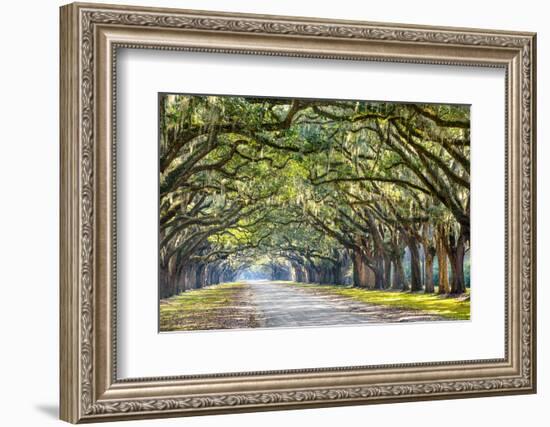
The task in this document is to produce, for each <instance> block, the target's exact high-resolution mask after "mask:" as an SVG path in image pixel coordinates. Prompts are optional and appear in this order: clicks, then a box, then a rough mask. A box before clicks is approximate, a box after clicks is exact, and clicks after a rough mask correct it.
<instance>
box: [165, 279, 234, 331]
mask: <svg viewBox="0 0 550 427" xmlns="http://www.w3.org/2000/svg"><path fill="white" fill-rule="evenodd" d="M242 287H243V284H242V283H238V282H237V283H223V284H220V285H216V286H212V287H209V288H203V289H194V290H190V291H186V292H182V293H181V294H179V295H175V296H173V297H170V298H168V299H164V300H161V302H160V330H161V331H175V330H199V329H218V328H223V325H222V324H221V323H222V322H221V321H220V318H223V317H224V316H225V317H228V316H227V313H225V312H224V311H227V307H228V306H231V305H233V304H236V303H237V302H238V299H239V291H240V289H241V288H242ZM222 320H223V319H222Z"/></svg>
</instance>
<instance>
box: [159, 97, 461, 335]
mask: <svg viewBox="0 0 550 427" xmlns="http://www.w3.org/2000/svg"><path fill="white" fill-rule="evenodd" d="M159 134H160V135H159V139H160V143H159V144H160V146H159V153H160V159H159V169H160V170H159V203H160V205H159V271H160V273H159V281H160V283H159V297H160V331H161V332H164V331H187V330H216V329H240V328H269V327H302V326H336V325H361V324H368V323H389V322H415V321H443V320H467V319H469V317H470V257H469V245H470V238H469V237H470V236H469V233H470V232H469V229H470V215H469V193H470V180H469V171H470V107H469V106H468V105H446V104H415V103H399V102H383V101H357V100H325V99H291V98H264V97H243V96H227V95H224V96H218V95H185V94H167V93H164V94H160V95H159Z"/></svg>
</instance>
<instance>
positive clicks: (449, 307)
mask: <svg viewBox="0 0 550 427" xmlns="http://www.w3.org/2000/svg"><path fill="white" fill-rule="evenodd" d="M293 284H295V285H297V286H301V287H305V288H310V289H314V290H317V291H321V292H330V293H333V294H336V295H341V296H344V297H349V298H352V299H355V300H358V301H362V302H365V303H369V304H379V305H385V306H392V307H399V308H405V309H415V310H421V311H423V312H426V313H431V314H435V315H438V316H442V317H445V318H448V319H454V320H469V319H470V299H469V298H464V297H462V298H460V297H459V298H455V297H450V296H443V295H437V294H423V293H412V292H401V291H377V290H370V289H362V288H352V287H347V286H346V287H344V286H332V285H309V284H302V283H293ZM468 293H469V291H468Z"/></svg>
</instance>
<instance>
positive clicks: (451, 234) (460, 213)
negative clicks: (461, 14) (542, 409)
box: [60, 4, 536, 423]
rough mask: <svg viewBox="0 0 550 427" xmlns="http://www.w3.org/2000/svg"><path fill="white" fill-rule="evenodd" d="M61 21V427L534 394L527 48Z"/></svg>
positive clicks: (324, 23)
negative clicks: (310, 408) (64, 424)
mask: <svg viewBox="0 0 550 427" xmlns="http://www.w3.org/2000/svg"><path fill="white" fill-rule="evenodd" d="M60 22H61V48H60V52H61V84H60V89H61V94H60V101H61V102H60V105H61V107H60V108H61V112H60V134H61V207H60V210H61V238H60V253H61V274H60V276H61V283H60V287H61V288H60V295H61V296H60V298H61V302H60V306H61V313H60V316H61V319H60V325H61V332H60V337H61V348H60V372H61V378H60V382H61V405H60V406H61V411H60V413H61V418H62V419H63V420H66V421H69V422H72V423H78V422H93V421H111V420H123V419H130V418H154V417H170V416H186V415H201V414H215V413H227V412H243V411H260V410H261V411H264V410H281V409H297V408H308V407H320V406H331V405H356V404H370V403H390V402H401V401H411V400H430V399H444V398H464V397H479V396H488V395H497V394H521V393H534V392H535V390H536V334H535V332H536V331H535V326H536V321H535V320H536V318H535V314H536V313H535V308H536V304H535V303H536V299H535V295H536V286H535V277H536V274H535V271H536V254H535V248H536V242H535V235H536V233H535V230H536V218H535V215H536V205H535V202H536V200H535V194H536V182H535V177H536V173H535V154H536V151H535V148H536V147H535V136H536V135H535V122H536V120H535V104H536V103H535V92H536V91H535V82H536V78H535V71H536V62H535V59H536V58H535V52H536V47H535V34H533V33H519V32H507V31H493V30H479V29H459V28H438V27H422V26H412V25H402V24H381V23H369V22H353V21H331V20H323V19H314V18H296V17H281V16H263V15H244V14H231V13H217V12H201V11H189V10H174V9H158V8H142V7H127V6H110V5H94V4H70V5H67V6H63V7H62V8H61V20H60Z"/></svg>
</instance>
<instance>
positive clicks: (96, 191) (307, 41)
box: [60, 4, 536, 423]
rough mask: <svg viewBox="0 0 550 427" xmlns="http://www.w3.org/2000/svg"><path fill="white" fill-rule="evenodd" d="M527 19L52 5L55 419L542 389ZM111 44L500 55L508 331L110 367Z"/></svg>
mask: <svg viewBox="0 0 550 427" xmlns="http://www.w3.org/2000/svg"><path fill="white" fill-rule="evenodd" d="M535 40H536V38H535V34H533V33H518V32H506V31H487V30H477V29H457V28H439V27H422V26H411V25H398V24H381V23H367V22H353V21H329V20H321V19H310V18H295V17H281V16H263V15H243V14H230V13H216V12H199V11H189V10H174V9H157V8H137V7H127V6H112V5H99V4H71V5H67V6H63V7H62V8H61V38H60V43H61V48H60V51H61V82H60V92H61V93H60V109H61V112H60V135H61V177H60V178H61V205H60V210H61V219H60V228H61V236H60V258H61V261H60V262H61V265H60V307H61V308H60V317H61V319H60V325H61V330H60V337H61V339H60V341H61V344H60V346H61V347H60V349H61V351H60V373H61V374H60V383H61V411H60V413H61V418H62V419H63V420H66V421H69V422H72V423H77V422H90V421H108V420H117V419H129V418H153V417H167V416H182V415H200V414H214V413H227V412H243V411H258V410H280V409H290V408H306V407H320V406H334V405H356V404H368V403H383V402H400V401H410V400H427V399H443V398H459V397H476V396H487V395H495V394H520V393H534V392H535V390H536V336H535V327H536V321H535V291H536V289H535V284H536V283H535V280H536V277H535V276H536V274H535V272H536V253H535V251H536V241H535V236H536V217H535V215H536V205H535V202H536V199H535V194H536V182H535V179H536V178H535V177H536V173H535V154H536V151H535V148H536V147H535V121H536V120H535V80H536V79H535V68H536V65H535V49H536V48H535ZM118 47H127V48H153V49H170V50H193V51H203V52H224V53H229V54H230V53H241V54H242V53H244V54H252V55H283V56H299V57H314V58H321V59H325V58H327V59H328V58H332V59H334V58H338V59H349V60H376V61H393V62H406V63H433V64H446V65H472V66H484V67H487V66H489V67H502V68H504V69H505V70H506V76H507V80H506V85H507V87H506V93H505V96H506V105H507V117H506V137H507V141H506V154H507V156H506V177H504V179H505V181H506V188H507V191H506V199H507V200H506V201H507V203H506V212H505V215H506V230H505V234H506V241H507V244H506V260H507V262H506V284H505V286H506V296H507V298H506V326H505V327H506V340H505V341H506V342H505V357H504V358H503V359H498V360H473V361H457V362H439V363H438V362H434V363H424V364H404V365H393V366H392V365H384V366H368V367H336V368H331V369H308V370H292V371H271V372H250V373H240V374H223V373H220V374H216V375H207V376H206V375H204V376H193V377H175V378H143V379H135V380H134V379H133V380H130V381H128V380H118V379H117V376H116V358H115V355H116V339H115V337H116V335H115V334H114V331H115V329H116V322H115V320H116V293H115V292H116V288H115V278H116V275H115V273H116V257H115V256H114V254H115V251H116V233H115V229H114V224H115V220H116V216H115V214H116V212H115V211H116V209H115V204H114V200H115V186H114V175H115V163H116V162H115V161H114V153H113V146H114V129H115V125H116V116H115V109H114V105H115V104H114V103H115V101H116V97H115V92H114V88H115V83H116V74H115V73H114V65H115V63H116V51H117V48H118Z"/></svg>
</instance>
